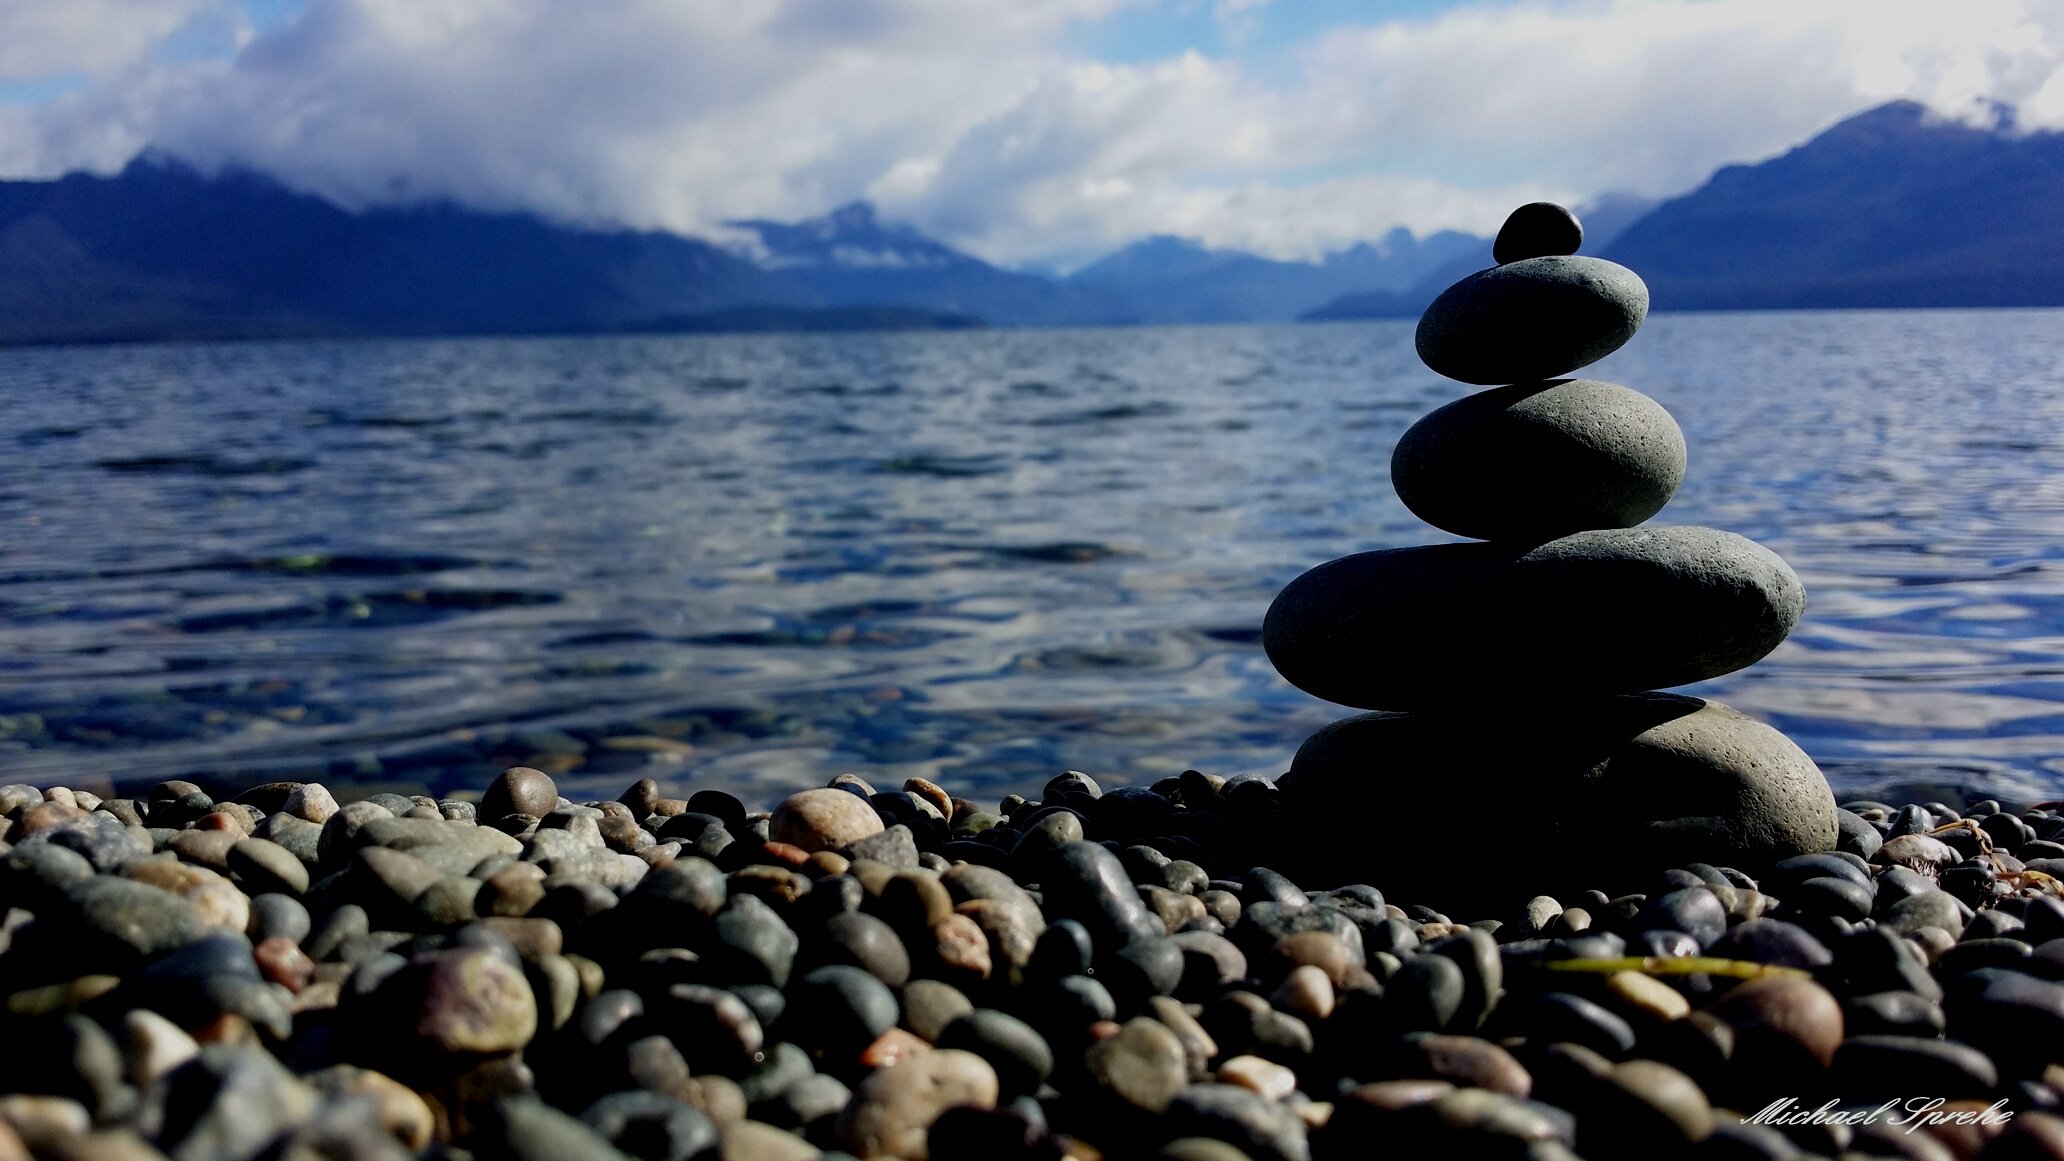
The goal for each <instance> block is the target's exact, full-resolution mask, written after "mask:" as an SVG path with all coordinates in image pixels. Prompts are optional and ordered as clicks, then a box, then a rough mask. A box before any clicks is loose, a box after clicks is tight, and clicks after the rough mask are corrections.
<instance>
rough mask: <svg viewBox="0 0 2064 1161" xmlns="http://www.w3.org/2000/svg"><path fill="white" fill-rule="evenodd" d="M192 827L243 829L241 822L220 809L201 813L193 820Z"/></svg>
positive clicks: (198, 828)
mask: <svg viewBox="0 0 2064 1161" xmlns="http://www.w3.org/2000/svg"><path fill="white" fill-rule="evenodd" d="M193 829H194V830H234V831H242V830H243V829H244V826H243V824H242V823H240V822H238V821H237V820H236V819H234V818H232V817H230V816H229V815H227V814H224V813H223V812H222V811H219V810H211V811H209V812H208V813H206V814H204V815H202V816H201V817H200V818H198V819H195V820H194V824H193Z"/></svg>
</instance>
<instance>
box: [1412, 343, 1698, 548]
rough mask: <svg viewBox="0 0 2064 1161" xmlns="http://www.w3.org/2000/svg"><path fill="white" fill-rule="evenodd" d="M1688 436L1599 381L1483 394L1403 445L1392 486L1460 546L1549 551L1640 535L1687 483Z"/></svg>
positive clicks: (1635, 398) (1430, 419)
mask: <svg viewBox="0 0 2064 1161" xmlns="http://www.w3.org/2000/svg"><path fill="white" fill-rule="evenodd" d="M1684 462H1685V452H1684V433H1683V432H1682V431H1680V430H1679V429H1678V427H1677V421H1676V420H1674V419H1671V418H1670V413H1669V412H1668V411H1665V410H1663V405H1662V404H1660V403H1657V402H1656V401H1655V400H1653V399H1650V398H1649V397H1648V396H1646V395H1643V394H1642V393H1641V392H1639V391H1635V390H1632V389H1631V388H1627V387H1621V386H1619V385H1618V384H1615V383H1603V382H1600V381H1598V380H1596V379H1551V380H1547V381H1545V382H1538V383H1521V384H1515V385H1513V386H1510V387H1498V388H1494V389H1492V390H1489V391H1480V392H1477V393H1476V394H1474V395H1469V396H1466V397H1464V398H1462V399H1458V400H1456V401H1455V402H1453V403H1450V404H1448V405H1447V406H1445V407H1441V408H1437V409H1436V410H1434V411H1432V412H1430V413H1428V414H1427V415H1426V416H1425V417H1424V418H1423V419H1421V420H1420V421H1419V422H1418V423H1415V424H1413V425H1412V427H1411V429H1410V430H1408V431H1406V432H1405V434H1404V438H1402V439H1400V440H1398V445H1397V450H1395V451H1394V452H1392V453H1391V457H1390V481H1391V484H1392V486H1394V487H1395V488H1396V489H1397V493H1398V498H1399V499H1401V500H1403V501H1404V502H1405V507H1407V508H1410V509H1411V510H1412V513H1413V515H1415V516H1417V517H1419V518H1420V519H1421V520H1424V521H1426V522H1427V523H1428V524H1431V525H1433V526H1434V527H1436V528H1439V529H1442V530H1444V531H1447V532H1452V533H1454V534H1455V535H1457V536H1469V537H1474V538H1476V539H1478V540H1514V541H1525V542H1526V543H1529V544H1538V543H1540V542H1541V541H1544V540H1553V539H1555V538H1556V537H1559V536H1567V535H1568V534H1570V533H1572V532H1582V531H1584V530H1586V529H1591V528H1632V527H1633V526H1634V525H1636V524H1639V523H1641V522H1642V521H1643V520H1646V519H1648V518H1649V517H1650V516H1653V515H1655V514H1656V513H1657V512H1658V511H1660V510H1661V509H1662V506H1663V505H1664V504H1666V503H1668V502H1669V500H1670V496H1671V494H1672V493H1674V492H1676V490H1677V485H1678V484H1679V483H1681V482H1683V479H1684Z"/></svg>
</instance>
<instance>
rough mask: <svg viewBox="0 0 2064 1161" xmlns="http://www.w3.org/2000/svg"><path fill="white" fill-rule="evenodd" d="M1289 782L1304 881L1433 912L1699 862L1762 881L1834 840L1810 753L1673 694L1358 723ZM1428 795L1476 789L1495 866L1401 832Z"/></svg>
mask: <svg viewBox="0 0 2064 1161" xmlns="http://www.w3.org/2000/svg"><path fill="white" fill-rule="evenodd" d="M1279 785H1280V786H1281V788H1282V794H1283V803H1284V811H1285V814H1286V816H1288V817H1293V818H1296V819H1298V820H1299V821H1298V824H1297V825H1298V827H1299V828H1300V829H1299V842H1298V852H1299V855H1300V857H1301V858H1302V859H1303V860H1304V861H1305V863H1306V864H1307V865H1306V866H1305V867H1304V868H1303V870H1302V871H1301V880H1300V881H1302V882H1305V883H1307V884H1309V885H1314V886H1317V885H1320V884H1322V883H1323V882H1329V881H1332V882H1378V883H1382V884H1383V885H1384V886H1385V889H1386V890H1387V891H1399V892H1418V893H1416V894H1412V895H1411V897H1412V898H1415V899H1418V898H1425V899H1427V900H1428V901H1429V902H1433V903H1440V902H1443V901H1448V900H1464V901H1472V902H1475V901H1483V900H1487V899H1497V900H1501V901H1504V902H1517V901H1519V900H1523V899H1525V898H1527V897H1528V896H1531V895H1534V894H1537V893H1539V892H1540V891H1541V890H1543V889H1544V888H1549V889H1553V888H1557V887H1560V888H1562V889H1566V890H1571V891H1575V890H1580V889H1583V888H1589V887H1598V886H1603V885H1606V884H1608V883H1611V884H1619V885H1628V884H1640V883H1642V882H1644V881H1646V878H1648V877H1652V876H1653V875H1654V874H1656V873H1658V872H1660V871H1662V870H1664V869H1666V868H1670V867H1680V866H1683V865H1685V864H1686V863H1690V862H1707V863H1712V864H1715V865H1724V866H1730V867H1740V868H1742V869H1744V870H1753V869H1761V868H1764V867H1768V866H1770V865H1771V864H1773V863H1775V862H1777V861H1778V860H1780V859H1784V858H1788V857H1790V856H1793V855H1798V854H1804V853H1807V852H1811V851H1824V850H1828V849H1830V848H1832V847H1833V846H1834V844H1835V818H1834V815H1835V803H1834V796H1833V794H1832V793H1831V792H1830V791H1829V790H1828V785H1827V782H1826V780H1825V779H1823V778H1822V777H1821V774H1820V770H1819V768H1818V767H1816V766H1815V765H1814V764H1813V760H1812V759H1811V758H1809V757H1807V756H1806V754H1805V753H1804V752H1803V751H1801V750H1800V749H1799V748H1798V747H1797V746H1796V745H1794V744H1793V743H1792V742H1791V740H1790V739H1788V738H1786V737H1785V736H1784V735H1783V734H1781V733H1779V732H1777V731H1776V730H1774V729H1772V728H1770V727H1769V726H1767V725H1764V724H1763V723H1761V722H1758V721H1756V720H1754V719H1752V718H1749V717H1745V716H1743V715H1742V714H1739V713H1737V712H1735V711H1734V710H1732V709H1729V708H1728V707H1726V706H1724V705H1721V704H1720V703H1718V702H1708V701H1702V700H1700V699H1698V698H1688V697H1678V696H1675V695H1671V694H1630V695H1625V696H1620V697H1610V698H1598V699H1594V700H1589V701H1579V702H1569V703H1547V702H1541V701H1538V700H1532V699H1522V698H1518V697H1512V696H1506V697H1504V698H1500V697H1499V696H1498V695H1497V694H1495V693H1489V692H1487V693H1485V694H1484V695H1483V696H1482V698H1481V704H1479V705H1478V706H1476V707H1473V708H1471V709H1468V710H1453V711H1446V712H1438V713H1436V712H1428V713H1375V714H1365V715H1362V716H1360V717H1354V718H1348V719H1346V720H1344V721H1338V722H1334V723H1333V724H1332V725H1329V726H1326V727H1325V728H1323V729H1321V730H1319V731H1318V732H1317V733H1316V734H1313V735H1312V736H1311V738H1310V739H1308V740H1307V741H1306V742H1305V743H1304V745H1303V746H1302V747H1301V748H1299V750H1298V752H1297V757H1296V758H1295V759H1294V760H1293V761H1292V763H1291V768H1290V772H1289V773H1288V774H1286V775H1284V776H1283V778H1282V779H1281V781H1280V782H1279ZM1430 785H1441V786H1455V787H1467V788H1468V797H1469V800H1470V801H1471V802H1472V803H1473V804H1475V805H1476V809H1477V810H1478V811H1479V812H1481V815H1482V817H1483V818H1484V819H1485V820H1486V824H1485V829H1484V831H1483V832H1482V835H1483V836H1488V835H1490V834H1491V833H1493V829H1495V833H1496V836H1497V837H1496V845H1495V851H1496V854H1495V857H1491V856H1488V855H1487V854H1486V849H1485V848H1484V845H1483V842H1482V841H1481V838H1480V837H1478V836H1472V835H1471V834H1470V833H1469V832H1467V831H1464V830H1460V829H1458V828H1455V827H1451V826H1430V825H1425V824H1424V823H1421V822H1405V821H1404V820H1405V819H1406V818H1407V817H1408V815H1407V814H1406V813H1405V810H1406V808H1407V807H1409V806H1410V805H1411V804H1412V803H1415V802H1417V801H1419V799H1420V796H1421V795H1423V794H1424V793H1425V791H1424V790H1423V788H1424V787H1426V786H1430ZM1393 819H1396V820H1399V822H1398V824H1396V825H1392V824H1391V823H1390V820H1393ZM1493 820H1500V821H1495V822H1494V821H1493ZM1504 820H1509V821H1504ZM1543 876H1545V878H1544V877H1543ZM1393 884H1396V886H1395V887H1393ZM1556 893H1557V894H1558V895H1560V893H1561V892H1560V891H1559V890H1558V891H1556ZM1507 896H1510V898H1507Z"/></svg>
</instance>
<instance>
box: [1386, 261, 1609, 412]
mask: <svg viewBox="0 0 2064 1161" xmlns="http://www.w3.org/2000/svg"><path fill="white" fill-rule="evenodd" d="M1647 317H1648V286H1647V285H1646V284H1645V283H1643V282H1642V281H1641V279H1640V277H1639V276H1637V275H1636V274H1635V273H1634V272H1633V271H1632V270H1629V269H1627V268H1626V267H1624V266H1619V265H1615V264H1614V263H1611V262H1607V261H1605V260H1603V259H1600V258H1577V257H1571V256H1564V255H1551V256H1547V257H1541V258H1526V259H1522V260H1520V261H1517V262H1508V263H1506V264H1504V265H1502V266H1494V267H1492V268H1490V269H1489V270H1479V271H1477V272H1476V273H1475V274H1472V275H1470V276H1469V277H1467V278H1464V279H1463V280H1461V281H1460V282H1457V283H1455V284H1454V285H1453V286H1450V287H1448V288H1447V289H1446V290H1444V291H1442V292H1441V295H1440V297H1439V298H1436V299H1434V300H1433V303H1432V305H1430V306H1428V307H1427V308H1426V313H1424V314H1422V315H1420V316H1419V331H1418V347H1419V357H1420V358H1421V359H1423V360H1425V362H1426V365H1427V366H1429V367H1431V368H1433V369H1434V370H1435V371H1436V372H1438V373H1440V374H1442V375H1446V376H1447V377H1448V378H1450V379H1460V380H1462V381H1463V382H1464V383H1487V384H1488V383H1525V382H1529V381H1531V380H1535V379H1552V378H1554V377H1555V376H1557V375H1567V374H1568V373H1570V372H1571V371H1574V370H1576V369H1577V368H1579V367H1582V366H1586V365H1588V364H1591V363H1595V362H1597V361H1598V360H1600V359H1603V358H1605V357H1606V356H1607V355H1610V354H1612V353H1613V352H1614V351H1616V350H1618V349H1619V348H1620V347H1621V345H1623V344H1624V343H1626V341H1627V340H1628V339H1631V338H1633V337H1634V332H1635V331H1637V330H1639V329H1640V328H1641V323H1642V320H1644V319H1646V318H1647Z"/></svg>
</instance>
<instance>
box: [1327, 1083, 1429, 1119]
mask: <svg viewBox="0 0 2064 1161" xmlns="http://www.w3.org/2000/svg"><path fill="white" fill-rule="evenodd" d="M1454 1091H1455V1086H1454V1085H1453V1084H1450V1083H1449V1082H1447V1081H1445V1080H1379V1081H1376V1082H1375V1083H1373V1084H1365V1085H1360V1086H1358V1087H1356V1088H1353V1089H1350V1090H1348V1092H1347V1094H1346V1095H1347V1099H1348V1100H1350V1101H1353V1102H1355V1103H1356V1104H1360V1105H1366V1106H1367V1107H1369V1108H1372V1109H1376V1110H1378V1111H1380V1112H1386V1113H1391V1112H1396V1111H1397V1110H1399V1109H1405V1108H1410V1107H1412V1106H1413V1105H1424V1104H1431V1103H1433V1102H1434V1101H1437V1100H1439V1099H1440V1098H1442V1097H1444V1096H1446V1095H1448V1094H1449V1093H1451V1092H1454Z"/></svg>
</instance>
